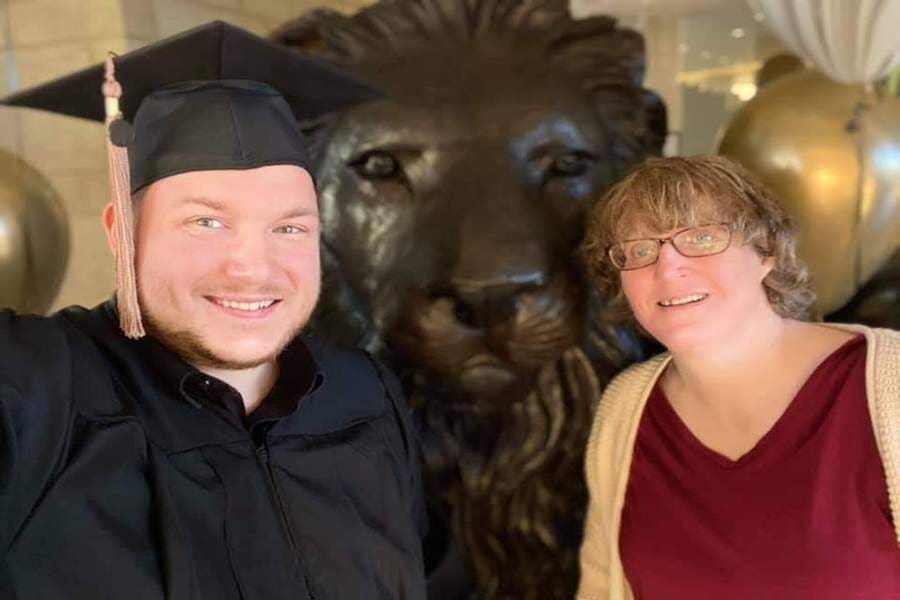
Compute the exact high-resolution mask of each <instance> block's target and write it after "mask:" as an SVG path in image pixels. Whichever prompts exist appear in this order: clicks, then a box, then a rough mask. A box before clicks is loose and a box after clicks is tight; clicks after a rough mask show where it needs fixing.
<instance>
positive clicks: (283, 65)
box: [0, 21, 380, 338]
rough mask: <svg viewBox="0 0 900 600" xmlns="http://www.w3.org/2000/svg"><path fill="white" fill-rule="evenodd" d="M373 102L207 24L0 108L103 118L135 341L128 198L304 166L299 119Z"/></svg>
mask: <svg viewBox="0 0 900 600" xmlns="http://www.w3.org/2000/svg"><path fill="white" fill-rule="evenodd" d="M378 97H380V95H379V94H378V92H376V91H375V90H374V89H373V88H371V87H369V86H367V85H365V84H363V83H361V82H359V81H356V80H354V79H352V78H350V77H349V76H347V75H345V74H343V73H341V72H339V71H337V70H335V69H334V68H332V67H330V66H327V65H324V64H322V63H319V62H316V61H314V60H311V59H308V58H304V57H302V56H300V55H298V54H297V53H295V52H294V51H292V50H289V49H287V48H285V47H283V46H279V45H277V44H274V43H272V42H269V41H267V40H265V39H263V38H260V37H258V36H256V35H253V34H251V33H249V32H247V31H244V30H242V29H240V28H238V27H234V26H232V25H229V24H227V23H223V22H221V21H216V22H213V23H209V24H207V25H202V26H200V27H197V28H194V29H191V30H189V31H186V32H184V33H181V34H179V35H176V36H173V37H170V38H167V39H164V40H162V41H159V42H157V43H155V44H151V45H149V46H145V47H143V48H140V49H138V50H135V51H133V52H129V53H128V54H124V55H122V56H118V57H114V56H112V55H110V58H109V59H107V61H106V63H105V64H99V65H96V66H94V67H90V68H87V69H84V70H83V71H79V72H78V73H74V74H72V75H69V76H66V77H63V78H61V79H57V80H55V81H51V82H49V83H45V84H43V85H40V86H37V87H34V88H32V89H29V90H24V91H22V92H18V93H16V94H13V95H11V96H9V97H7V98H5V99H3V100H2V101H0V103H2V104H6V105H9V106H22V107H29V108H37V109H41V110H47V111H51V112H55V113H60V114H64V115H70V116H74V117H81V118H85V119H91V120H95V121H104V122H105V123H106V125H107V129H108V144H107V149H108V151H109V152H108V154H109V166H110V184H111V188H112V192H113V204H114V206H115V210H116V225H115V229H114V238H115V244H116V297H117V304H118V309H119V319H120V326H121V328H122V330H123V332H124V333H125V335H127V336H128V337H132V338H138V337H141V336H143V335H144V329H143V325H142V323H141V317H140V309H139V306H138V301H137V283H136V279H135V273H134V235H133V229H132V222H133V215H132V212H133V211H132V206H131V195H132V194H133V193H135V192H137V191H139V190H141V189H143V188H144V187H146V186H148V185H150V184H151V183H153V182H154V181H158V180H159V179H162V178H164V177H169V176H171V175H176V174H179V173H186V172H191V171H204V170H218V169H253V168H257V167H262V166H267V165H276V164H293V165H298V166H300V167H303V168H305V169H307V170H309V158H308V153H307V148H306V143H305V141H304V139H303V137H302V135H301V133H300V130H299V127H298V125H297V120H302V119H310V118H314V117H316V116H319V115H321V114H324V113H328V112H332V111H335V110H339V109H342V108H346V107H349V106H352V105H355V104H358V103H360V102H364V101H367V100H373V99H376V98H378ZM128 121H131V123H132V125H129V124H128Z"/></svg>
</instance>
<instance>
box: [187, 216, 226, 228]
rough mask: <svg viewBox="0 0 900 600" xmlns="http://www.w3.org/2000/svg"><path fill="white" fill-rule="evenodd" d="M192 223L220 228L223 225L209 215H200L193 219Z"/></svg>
mask: <svg viewBox="0 0 900 600" xmlns="http://www.w3.org/2000/svg"><path fill="white" fill-rule="evenodd" d="M194 224H195V225H199V226H200V227H206V228H208V229H221V228H222V227H225V225H224V224H222V221H220V220H218V219H211V218H210V217H200V218H199V219H194Z"/></svg>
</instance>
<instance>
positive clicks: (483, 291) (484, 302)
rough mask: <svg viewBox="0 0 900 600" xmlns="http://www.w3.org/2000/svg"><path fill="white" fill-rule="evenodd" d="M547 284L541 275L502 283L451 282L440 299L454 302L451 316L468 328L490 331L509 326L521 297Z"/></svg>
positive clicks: (460, 280)
mask: <svg viewBox="0 0 900 600" xmlns="http://www.w3.org/2000/svg"><path fill="white" fill-rule="evenodd" d="M545 283H546V282H545V281H544V277H543V275H542V274H538V273H535V274H533V275H528V276H525V275H521V276H517V277H515V278H509V279H505V280H503V281H473V280H464V279H454V280H452V281H451V285H450V286H449V288H445V291H444V293H443V294H440V295H443V296H446V297H448V298H449V299H450V300H451V301H452V302H453V316H454V317H455V318H456V320H457V321H458V322H459V323H460V324H462V325H465V326H467V327H472V328H476V329H491V328H494V327H496V326H498V325H502V324H505V323H509V322H511V321H512V320H513V319H514V318H515V316H516V313H517V312H518V310H519V307H520V299H521V297H522V295H523V294H526V293H528V292H530V291H533V290H536V289H538V288H540V287H541V286H543V285H544V284H545Z"/></svg>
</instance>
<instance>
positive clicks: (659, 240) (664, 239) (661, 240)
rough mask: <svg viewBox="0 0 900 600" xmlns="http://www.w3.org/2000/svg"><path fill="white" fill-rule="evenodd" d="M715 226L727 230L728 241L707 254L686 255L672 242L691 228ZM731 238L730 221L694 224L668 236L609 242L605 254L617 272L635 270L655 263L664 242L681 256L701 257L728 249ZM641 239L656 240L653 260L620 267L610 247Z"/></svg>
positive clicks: (640, 239) (640, 240) (641, 240)
mask: <svg viewBox="0 0 900 600" xmlns="http://www.w3.org/2000/svg"><path fill="white" fill-rule="evenodd" d="M717 226H719V227H724V228H725V230H726V231H728V242H727V243H726V244H725V247H724V248H722V249H721V250H717V251H715V252H710V253H709V254H699V255H697V256H688V255H686V254H684V253H682V252H681V250H679V249H678V246H676V245H675V242H674V239H675V237H676V236H678V235H681V234H682V233H684V232H685V231H690V230H691V229H702V228H704V227H717ZM733 239H734V231H733V230H732V229H731V224H730V223H709V224H708V225H694V226H692V227H685V228H684V229H679V230H678V231H676V232H675V233H673V234H672V235H670V236H668V237H661V238H655V237H641V238H633V239H630V240H622V241H621V242H616V243H615V244H610V245H609V246H607V247H606V256H607V258H609V262H610V263H611V264H612V266H613V267H615V268H616V270H618V271H619V272H621V271H636V270H638V269H643V268H644V267H649V266H650V265H654V264H656V263H657V262H658V261H659V253H660V251H661V250H662V247H663V244H665V243H670V244H672V248H674V249H675V252H677V253H678V254H680V255H681V256H683V257H685V258H703V257H704V256H715V255H717V254H722V253H723V252H725V251H726V250H728V249H729V248H730V247H731V242H732V240H733ZM643 241H653V242H656V257H655V258H654V259H653V261H651V262H648V263H647V264H646V265H641V266H639V267H629V268H620V267H619V266H618V265H617V264H616V261H615V260H613V257H612V249H613V247H614V246H617V245H618V244H627V243H628V242H643Z"/></svg>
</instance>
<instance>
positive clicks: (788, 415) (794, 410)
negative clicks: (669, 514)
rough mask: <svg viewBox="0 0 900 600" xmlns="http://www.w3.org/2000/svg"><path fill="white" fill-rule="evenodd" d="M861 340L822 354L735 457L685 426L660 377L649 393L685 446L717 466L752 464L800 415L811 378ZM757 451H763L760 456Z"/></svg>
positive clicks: (859, 337) (857, 339) (857, 336)
mask: <svg viewBox="0 0 900 600" xmlns="http://www.w3.org/2000/svg"><path fill="white" fill-rule="evenodd" d="M861 340H862V341H864V340H865V337H864V336H862V335H854V336H853V337H852V338H850V339H849V340H847V341H845V342H844V343H842V344H841V345H840V346H838V347H837V348H835V349H834V350H833V351H832V352H831V353H830V354H828V355H827V356H826V357H825V358H823V359H822V360H821V361H820V362H819V364H818V365H816V367H815V368H814V369H813V370H812V372H811V373H810V374H809V376H808V377H807V378H806V380H805V381H804V382H803V384H802V385H801V386H800V388H799V389H798V390H797V393H796V394H794V397H793V398H791V401H790V402H789V403H788V404H787V406H786V407H785V409H784V410H783V411H782V413H781V414H780V415H779V416H778V418H777V419H776V420H775V422H774V423H773V424H772V426H771V427H769V429H768V430H767V431H766V432H765V433H764V434H763V435H762V436H760V438H759V439H758V440H757V441H756V443H755V444H754V445H753V446H752V447H751V448H750V449H749V450H747V452H745V453H744V454H742V455H741V456H739V457H738V458H736V459H732V458H729V457H727V456H725V455H724V454H722V453H720V452H718V451H716V450H713V449H712V448H710V447H709V446H707V445H706V444H704V443H703V442H702V441H701V440H700V438H698V437H697V436H696V435H695V434H694V432H693V431H692V430H691V428H690V427H688V425H687V423H685V422H684V420H683V419H682V418H681V415H679V414H678V412H677V411H676V410H675V408H674V407H673V406H672V404H671V402H670V401H669V397H668V396H667V395H666V393H665V392H664V391H663V389H662V386H661V385H660V380H661V377H660V378H659V379H657V381H656V384H655V386H654V388H655V389H654V390H653V393H654V394H659V398H658V400H659V404H660V407H661V408H662V410H663V412H664V413H665V414H666V417H667V418H668V419H669V420H670V421H671V422H672V423H674V424H675V427H676V428H677V429H678V433H679V435H680V437H682V438H683V439H684V440H685V441H686V443H687V444H688V446H689V447H691V449H692V450H694V451H695V452H696V453H698V454H700V455H701V456H703V457H705V458H706V459H708V460H710V461H712V462H714V463H715V464H717V465H718V466H720V467H722V468H724V469H739V468H742V467H745V466H747V465H748V464H754V463H756V462H758V461H757V459H761V458H763V457H764V453H765V452H766V450H767V449H768V448H769V447H770V446H771V445H772V440H773V439H777V437H778V433H779V432H780V431H781V430H782V429H784V428H785V427H787V426H788V425H790V424H791V423H792V422H793V421H795V420H796V419H797V418H798V413H800V415H802V412H801V411H802V408H803V404H804V403H803V401H802V400H803V398H804V397H806V396H807V393H806V392H807V389H808V388H809V386H810V385H811V384H812V382H814V381H815V380H816V379H817V378H818V376H819V374H820V373H821V372H822V371H823V370H824V369H825V368H826V367H827V366H829V365H830V364H831V363H832V362H833V361H834V360H835V359H836V358H837V357H839V356H841V355H842V354H843V351H844V350H845V349H846V348H847V347H848V346H851V345H853V344H856V343H858V342H860V341H861ZM760 455H763V456H762V457H761V456H760Z"/></svg>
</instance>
